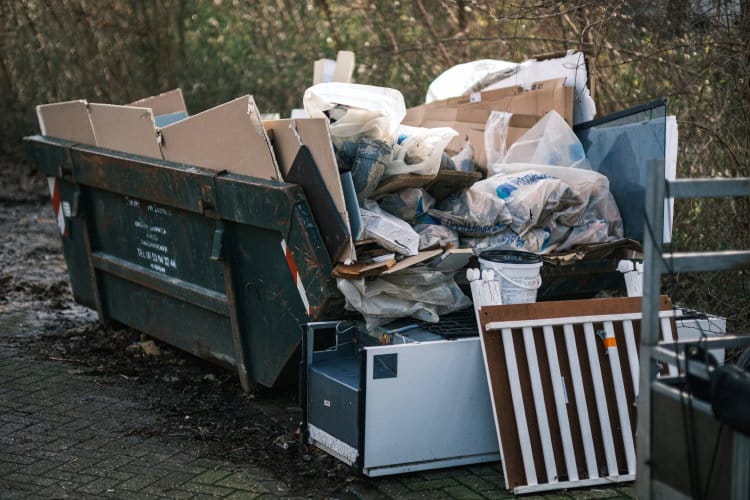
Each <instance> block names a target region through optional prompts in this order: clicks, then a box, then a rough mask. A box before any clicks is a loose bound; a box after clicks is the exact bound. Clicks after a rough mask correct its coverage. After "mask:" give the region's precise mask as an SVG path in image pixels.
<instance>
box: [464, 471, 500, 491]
mask: <svg viewBox="0 0 750 500" xmlns="http://www.w3.org/2000/svg"><path fill="white" fill-rule="evenodd" d="M456 481H458V482H459V483H461V484H463V485H464V486H466V487H468V488H469V489H471V490H472V491H489V490H494V489H495V488H496V487H497V486H496V485H495V484H493V483H491V482H490V481H487V480H486V479H484V478H481V477H479V476H475V475H474V474H463V475H461V476H456Z"/></svg>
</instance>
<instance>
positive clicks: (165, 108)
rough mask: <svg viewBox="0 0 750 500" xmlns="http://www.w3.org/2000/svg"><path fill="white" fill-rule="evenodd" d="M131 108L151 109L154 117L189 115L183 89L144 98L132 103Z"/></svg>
mask: <svg viewBox="0 0 750 500" xmlns="http://www.w3.org/2000/svg"><path fill="white" fill-rule="evenodd" d="M129 106H137V107H140V108H151V111H152V112H153V113H154V116H159V115H169V114H172V113H187V106H185V99H184V97H183V96H182V89H174V90H169V91H167V92H163V93H161V94H159V95H154V96H151V97H144V98H143V99H138V100H137V101H135V102H131V103H130V104H129Z"/></svg>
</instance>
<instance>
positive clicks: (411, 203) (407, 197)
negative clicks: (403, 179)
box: [378, 188, 435, 224]
mask: <svg viewBox="0 0 750 500" xmlns="http://www.w3.org/2000/svg"><path fill="white" fill-rule="evenodd" d="M378 204H379V205H380V208H382V209H383V210H385V211H386V212H388V213H389V214H391V215H394V216H396V217H398V218H399V219H401V220H405V221H406V222H408V223H410V224H413V223H414V221H415V220H416V218H417V217H419V216H420V215H422V214H425V213H427V211H428V210H429V209H431V208H432V207H433V206H434V205H435V198H433V197H432V196H430V194H429V193H428V192H427V191H425V190H424V189H421V188H406V189H402V190H401V191H399V192H397V193H391V194H387V195H385V196H383V197H382V198H380V199H379V200H378Z"/></svg>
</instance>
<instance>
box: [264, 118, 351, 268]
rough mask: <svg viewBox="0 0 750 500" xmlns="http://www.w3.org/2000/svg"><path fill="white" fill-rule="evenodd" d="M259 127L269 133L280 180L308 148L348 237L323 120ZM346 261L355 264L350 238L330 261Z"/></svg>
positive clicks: (277, 122)
mask: <svg viewBox="0 0 750 500" xmlns="http://www.w3.org/2000/svg"><path fill="white" fill-rule="evenodd" d="M263 125H264V126H265V128H266V130H268V131H269V134H271V135H272V136H273V143H274V151H275V153H276V158H277V159H278V162H279V167H280V169H281V172H282V174H283V176H284V177H286V174H287V173H288V172H289V169H290V168H291V166H292V162H293V161H294V159H295V158H296V156H297V151H298V150H299V148H300V146H301V145H303V144H304V145H305V146H307V147H308V148H309V150H310V153H311V154H312V158H313V160H314V162H315V165H316V167H317V169H318V171H319V172H320V175H321V176H322V178H323V181H324V182H325V185H326V187H327V188H328V192H329V194H330V195H331V198H332V200H333V203H334V205H335V206H336V209H337V210H338V212H339V214H340V215H341V218H342V219H343V221H344V223H345V224H346V227H347V231H348V232H349V234H350V235H351V227H350V224H349V213H348V212H347V209H346V201H345V198H344V191H343V188H342V185H341V177H340V176H339V169H338V165H337V164H336V157H335V155H334V152H333V145H332V142H331V134H330V132H329V131H328V122H327V121H326V120H325V119H324V118H300V119H294V120H292V119H285V120H270V121H265V122H263ZM321 224H322V221H319V222H318V225H319V227H320V225H321ZM321 230H322V228H321ZM347 260H356V254H355V252H354V244H353V243H352V242H351V238H350V242H349V244H348V245H347V246H346V248H345V249H343V250H342V253H341V254H340V255H339V256H338V257H337V258H335V259H334V261H340V262H344V261H347Z"/></svg>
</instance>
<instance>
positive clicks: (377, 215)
mask: <svg viewBox="0 0 750 500" xmlns="http://www.w3.org/2000/svg"><path fill="white" fill-rule="evenodd" d="M360 211H361V214H362V225H363V227H364V229H363V237H364V238H373V239H375V241H376V242H377V243H378V244H379V245H380V246H382V247H383V248H386V249H388V250H390V251H392V252H396V253H398V254H401V255H406V256H411V255H417V253H418V251H419V235H418V234H417V233H416V232H415V231H414V229H412V227H411V226H410V225H409V224H408V223H407V222H405V221H403V220H401V219H399V218H398V217H394V216H393V215H391V214H389V213H387V212H386V211H385V210H383V209H382V208H380V207H379V206H378V204H377V203H376V202H374V201H372V200H364V207H363V208H361V209H360Z"/></svg>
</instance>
